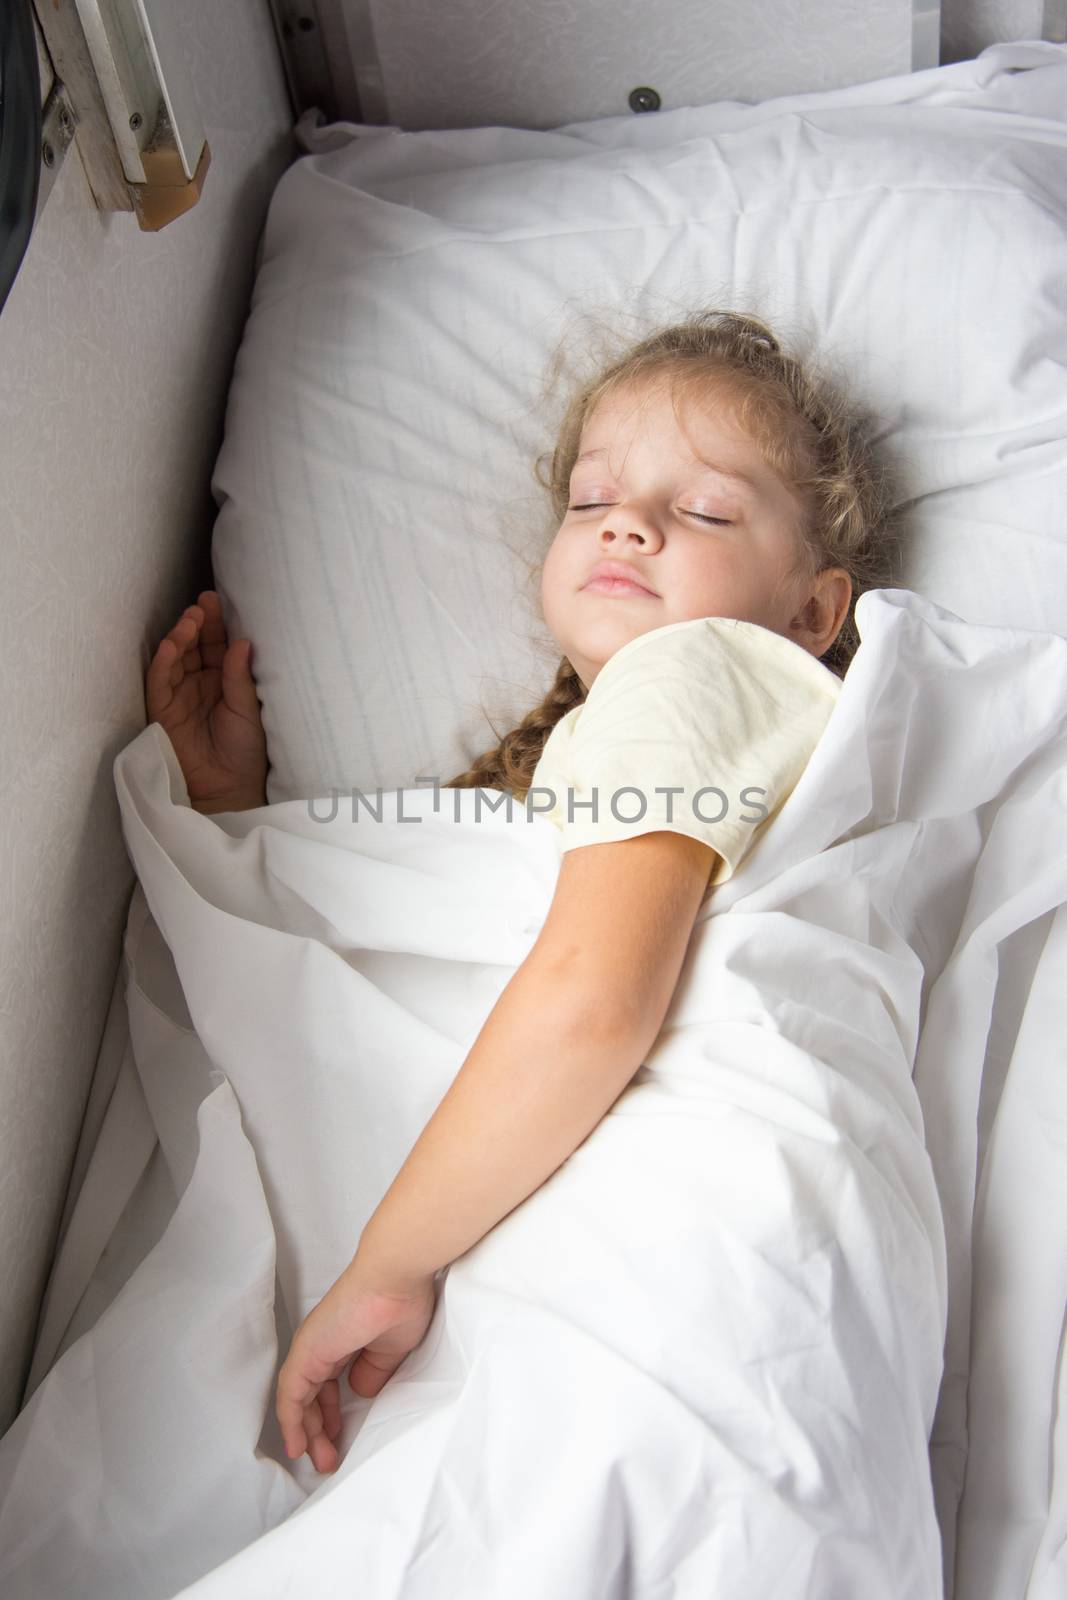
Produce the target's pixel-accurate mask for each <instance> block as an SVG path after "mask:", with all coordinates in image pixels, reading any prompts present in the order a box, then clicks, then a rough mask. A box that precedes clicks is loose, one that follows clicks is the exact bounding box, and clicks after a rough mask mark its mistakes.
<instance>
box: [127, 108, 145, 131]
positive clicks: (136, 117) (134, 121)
mask: <svg viewBox="0 0 1067 1600" xmlns="http://www.w3.org/2000/svg"><path fill="white" fill-rule="evenodd" d="M143 121H144V118H143V117H142V115H141V113H140V112H139V111H135V112H134V113H133V116H132V117H131V118H130V127H131V128H132V129H133V131H134V133H136V132H137V130H138V128H139V127H140V126H141V123H142V122H143Z"/></svg>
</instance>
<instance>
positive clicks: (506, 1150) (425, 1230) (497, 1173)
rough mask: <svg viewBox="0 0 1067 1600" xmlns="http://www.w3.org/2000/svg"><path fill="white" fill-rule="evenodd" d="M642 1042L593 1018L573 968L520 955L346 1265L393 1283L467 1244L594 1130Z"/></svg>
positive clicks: (646, 1043)
mask: <svg viewBox="0 0 1067 1600" xmlns="http://www.w3.org/2000/svg"><path fill="white" fill-rule="evenodd" d="M651 1043H652V1040H650V1039H647V1038H644V1037H642V1036H639V1035H637V1034H636V1033H635V1032H634V1031H633V1029H632V1027H631V1028H629V1029H628V1028H627V1027H626V1026H625V1025H624V1024H622V1023H620V1024H619V1025H617V1026H612V1024H611V1023H610V1021H606V1020H597V1021H595V1022H593V1021H590V1017H589V1007H588V995H587V993H586V991H585V990H583V989H582V987H581V982H580V975H575V976H574V977H573V978H567V977H564V976H561V975H560V974H559V973H558V970H555V969H545V968H543V967H542V966H541V965H540V964H539V963H538V961H537V960H536V958H535V954H534V955H531V957H528V958H527V961H526V962H525V963H524V964H523V965H522V966H521V967H520V968H519V969H518V971H517V972H516V973H515V976H514V977H513V978H512V979H511V981H510V982H509V984H508V985H507V988H506V989H505V990H504V991H503V993H502V994H501V996H500V998H499V999H498V1000H497V1002H496V1004H495V1006H494V1007H493V1009H492V1011H491V1012H490V1013H489V1016H488V1018H487V1019H486V1021H485V1024H484V1025H483V1027H482V1030H481V1032H480V1033H479V1035H478V1037H477V1039H476V1040H475V1042H474V1044H473V1046H472V1048H471V1050H470V1052H469V1054H468V1055H467V1058H466V1060H465V1061H464V1062H463V1065H462V1066H461V1068H460V1070H459V1072H458V1073H457V1075H456V1077H455V1079H454V1080H453V1082H452V1084H451V1086H450V1088H449V1090H448V1092H447V1094H446V1095H445V1096H444V1098H443V1099H442V1101H441V1103H440V1104H439V1105H438V1107H437V1109H436V1111H435V1112H434V1114H433V1116H432V1117H431V1118H430V1120H429V1122H428V1123H427V1124H426V1126H425V1128H424V1129H423V1131H422V1133H421V1134H420V1135H419V1138H418V1140H417V1141H416V1143H415V1145H414V1146H413V1148H412V1150H411V1153H410V1155H409V1156H408V1158H407V1160H406V1161H405V1163H404V1165H403V1166H402V1167H401V1169H400V1171H399V1173H398V1174H397V1176H396V1178H395V1179H394V1180H393V1183H392V1185H391V1187H390V1188H389V1190H388V1191H387V1192H386V1195H385V1197H384V1199H383V1200H382V1202H381V1204H380V1205H379V1206H378V1208H377V1210H376V1211H375V1212H374V1214H373V1216H372V1217H371V1218H370V1221H369V1222H368V1223H367V1225H366V1227H365V1228H364V1230H363V1233H362V1234H361V1236H360V1240H359V1247H358V1249H357V1252H356V1256H355V1258H354V1261H353V1267H354V1268H355V1269H356V1270H357V1271H358V1272H360V1273H361V1275H362V1276H365V1277H366V1278H367V1280H368V1281H370V1282H371V1283H374V1284H376V1285H378V1286H380V1287H382V1288H385V1289H392V1290H394V1291H396V1292H402V1291H403V1290H404V1289H405V1288H408V1287H411V1286H415V1285H418V1284H420V1283H423V1282H425V1280H426V1279H427V1278H430V1277H432V1276H433V1274H434V1273H435V1272H436V1271H437V1270H438V1268H440V1267H444V1266H447V1265H449V1264H450V1263H451V1262H452V1261H454V1260H455V1259H456V1258H457V1256H461V1255H462V1254H463V1253H464V1252H465V1251H466V1250H469V1249H470V1247H471V1246H472V1245H474V1244H476V1243H477V1241H478V1240H479V1239H481V1238H482V1236H483V1235H484V1234H486V1233H488V1232H489V1230H490V1229H491V1228H493V1227H495V1225H496V1224H497V1223H498V1222H499V1221H500V1220H501V1219H502V1218H503V1217H506V1216H507V1214H508V1212H509V1211H512V1210H514V1208H515V1207H516V1206H517V1205H520V1204H521V1203H522V1201H523V1200H525V1199H526V1198H527V1196H528V1195H530V1194H532V1193H533V1192H534V1190H535V1189H539V1188H540V1187H541V1185H542V1184H543V1183H544V1182H545V1180H546V1179H547V1178H549V1177H551V1175H552V1173H554V1172H555V1171H556V1169H557V1168H558V1167H560V1166H561V1165H562V1164H563V1162H564V1161H565V1160H566V1159H567V1157H568V1156H569V1155H570V1154H571V1153H572V1151H574V1150H576V1149H577V1147H578V1146H579V1145H580V1144H581V1143H582V1141H583V1139H585V1138H586V1137H587V1136H588V1135H589V1134H590V1133H591V1132H592V1130H593V1129H594V1128H595V1127H596V1125H597V1123H598V1122H599V1121H600V1120H601V1118H602V1117H603V1116H604V1114H605V1112H606V1111H608V1109H609V1108H610V1107H611V1106H612V1105H613V1104H614V1102H615V1101H616V1100H617V1099H618V1097H619V1095H620V1094H621V1093H622V1091H623V1089H625V1087H626V1085H627V1084H628V1083H629V1081H630V1079H631V1078H632V1077H633V1075H634V1073H635V1072H636V1071H637V1069H638V1067H639V1066H640V1065H641V1062H642V1060H643V1059H644V1056H645V1054H646V1052H647V1050H648V1049H649V1047H650V1045H651Z"/></svg>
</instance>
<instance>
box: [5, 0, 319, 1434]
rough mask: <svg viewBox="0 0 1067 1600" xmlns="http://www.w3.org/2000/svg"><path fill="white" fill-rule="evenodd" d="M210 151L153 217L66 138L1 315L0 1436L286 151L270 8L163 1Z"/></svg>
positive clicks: (77, 1121) (115, 954)
mask: <svg viewBox="0 0 1067 1600" xmlns="http://www.w3.org/2000/svg"><path fill="white" fill-rule="evenodd" d="M173 4H174V8H175V11H176V13H177V15H178V17H179V19H180V25H181V28H182V32H183V34H184V38H185V47H186V51H187V57H186V59H187V63H188V65H189V67H190V69H191V72H192V77H193V81H194V83H195V85H196V94H197V100H198V104H199V109H200V113H201V116H202V118H203V122H204V126H205V132H206V135H207V139H208V143H209V145H210V147H211V166H210V170H209V172H208V175H207V180H206V183H205V187H204V193H203V195H202V197H201V200H200V202H199V204H198V205H197V206H196V207H194V209H193V210H192V211H190V212H188V213H187V214H186V215H185V216H184V217H180V218H179V219H178V220H177V221H175V222H173V223H172V224H171V225H170V226H168V227H166V228H164V229H162V230H161V231H160V232H158V233H154V234H152V233H142V232H141V231H140V229H139V228H138V226H137V222H136V219H135V218H134V216H133V214H132V213H129V212H113V213H105V212H100V211H98V210H97V209H96V206H95V204H94V202H93V199H92V195H91V193H90V191H89V188H88V186H87V183H86V180H85V175H84V172H83V170H82V167H81V162H80V160H79V158H78V155H77V152H76V151H75V150H72V151H70V152H69V153H68V155H67V157H66V159H65V161H64V163H63V166H62V168H61V170H60V172H59V176H58V177H57V179H56V183H55V187H54V188H53V190H52V193H51V195H50V196H49V199H48V203H47V205H46V206H45V207H44V209H43V211H42V212H41V214H40V216H39V218H38V222H37V226H36V228H35V230H34V234H33V237H32V238H31V241H30V245H29V249H28V251H27V253H26V257H25V259H24V261H23V265H22V268H21V271H20V273H19V276H18V278H17V280H16V282H15V285H14V287H13V289H12V291H11V294H10V295H9V297H8V300H7V304H6V306H5V307H4V310H3V313H2V314H0V374H2V382H0V674H2V691H0V751H2V755H0V763H2V764H0V896H2V904H3V909H4V916H3V920H2V924H0V1259H2V1262H3V1281H4V1288H5V1293H4V1295H3V1297H2V1299H0V1432H2V1431H3V1430H4V1429H6V1428H7V1426H8V1425H9V1424H10V1422H11V1420H12V1419H13V1417H14V1415H15V1413H16V1412H17V1410H18V1407H19V1404H20V1400H21V1395H22V1388H23V1384H24V1381H25V1377H26V1373H27V1369H28V1364H29V1357H30V1351H31V1348H32V1342H33V1334H34V1327H35V1323H36V1319H37V1315H38V1309H39V1306H40V1302H41V1297H42V1294H43V1291H44V1287H45V1283H46V1281H47V1276H48V1270H49V1266H50V1262H51V1258H52V1254H53V1250H54V1246H55V1241H56V1233H57V1229H58V1225H59V1220H60V1215H61V1212H62V1208H63V1201H64V1196H65V1193H66V1189H67V1184H68V1179H69V1175H70V1170H71V1163H72V1158H73V1153H74V1149H75V1145H76V1142H77V1138H78V1131H79V1128H80V1125H81V1120H82V1114H83V1110H84V1107H85V1102H86V1097H87V1095H88V1091H89V1084H90V1079H91V1075H92V1070H93V1065H94V1062H95V1059H96V1052H97V1048H98V1045H99V1041H100V1035H101V1031H102V1029H103V1025H104V1020H105V1016H106V1013H107V1005H108V1000H109V998H110V995H111V990H112V985H113V982H114V978H115V973H116V970H117V967H118V962H119V956H120V950H121V936H122V928H123V925H124V921H125V915H126V909H127V906H128V903H129V897H130V892H131V889H132V885H133V873H132V869H131V867H130V865H129V861H128V858H127V856H126V852H125V848H124V845H123V842H122V835H121V830H120V826H119V812H118V805H117V802H116V799H115V793H114V787H113V783H112V776H111V764H112V761H113V760H114V757H115V755H116V754H117V752H118V751H119V750H120V749H121V748H122V746H123V745H125V744H126V743H128V742H129V740H130V739H131V738H133V737H134V735H135V734H136V733H137V732H138V731H139V729H140V728H142V727H143V726H144V721H145V714H144V698H143V674H144V668H145V666H146V664H147V661H148V657H149V653H150V650H151V649H154V648H155V645H156V643H158V640H159V638H160V637H161V635H162V633H163V631H165V629H166V628H167V627H169V626H170V623H171V621H172V620H173V619H174V618H175V617H176V615H177V613H178V612H179V611H180V610H181V608H182V607H183V606H184V605H186V604H188V603H189V602H190V601H191V600H193V599H194V598H195V595H196V591H197V589H198V588H200V587H203V585H204V584H205V582H209V581H210V566H209V557H208V551H209V540H210V532H211V525H212V521H213V515H214V507H213V502H212V500H211V496H210V491H209V487H208V486H209V481H210V476H211V470H212V467H213V465H214V461H215V457H216V454H217V452H218V447H219V443H220V440H221V430H222V422H223V411H224V406H225V397H226V391H227V387H228V383H229V378H230V372H231V368H232V364H233V359H234V355H235V353H236V348H237V344H238V341H239V339H240V335H241V329H242V326H243V323H244V319H245V315H246V311H247V306H248V299H249V294H250V290H251V283H252V273H253V259H254V254H255V249H256V245H257V243H258V239H259V234H260V231H261V228H262V224H263V219H264V217H265V215H266V207H267V202H268V200H269V197H270V194H271V191H272V189H273V187H274V184H275V183H276V181H277V179H278V177H279V176H280V174H281V172H282V171H283V170H284V169H285V167H286V166H287V165H288V164H289V162H290V161H291V159H292V156H293V154H294V151H293V147H292V142H291V137H290V132H289V129H290V123H291V117H290V111H289V104H288V99H287V95H286V91H285V81H284V76H283V73H282V68H281V64H280V60H279V58H278V54H277V48H276V45H275V41H274V35H273V30H272V26H271V22H270V15H269V10H268V6H267V4H266V0H227V4H226V5H225V6H220V5H217V4H215V3H213V0H173Z"/></svg>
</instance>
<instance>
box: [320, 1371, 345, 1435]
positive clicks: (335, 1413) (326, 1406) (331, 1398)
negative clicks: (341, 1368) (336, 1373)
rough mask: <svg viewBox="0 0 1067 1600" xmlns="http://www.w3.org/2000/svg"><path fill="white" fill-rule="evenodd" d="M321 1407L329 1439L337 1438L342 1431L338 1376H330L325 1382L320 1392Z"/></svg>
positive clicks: (323, 1424) (324, 1430)
mask: <svg viewBox="0 0 1067 1600" xmlns="http://www.w3.org/2000/svg"><path fill="white" fill-rule="evenodd" d="M319 1407H320V1409H321V1411H322V1427H323V1432H324V1433H325V1434H326V1437H327V1438H328V1439H336V1438H337V1435H338V1434H339V1433H340V1431H341V1397H340V1394H339V1393H338V1389H337V1379H336V1378H330V1379H328V1380H327V1382H326V1383H324V1384H323V1386H322V1389H321V1390H320V1392H319Z"/></svg>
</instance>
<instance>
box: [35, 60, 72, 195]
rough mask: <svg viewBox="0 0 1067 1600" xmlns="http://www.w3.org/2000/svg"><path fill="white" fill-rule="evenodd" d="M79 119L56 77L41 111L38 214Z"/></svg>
mask: <svg viewBox="0 0 1067 1600" xmlns="http://www.w3.org/2000/svg"><path fill="white" fill-rule="evenodd" d="M77 126H78V118H77V115H76V113H75V110H74V107H73V106H72V105H71V103H70V96H69V95H68V94H67V91H66V87H65V85H64V84H62V83H61V82H60V80H59V79H58V78H56V79H55V80H54V82H53V84H52V89H51V93H50V94H49V96H48V99H47V100H46V101H45V103H44V107H43V109H42V111H41V175H40V178H39V179H38V187H37V216H38V217H39V216H40V215H41V212H42V210H43V209H44V205H45V201H46V200H47V199H48V196H49V194H50V193H51V189H52V185H53V184H54V183H55V181H56V178H57V177H58V175H59V169H60V167H61V166H62V165H63V157H64V156H65V155H66V153H67V151H68V150H69V149H70V147H71V144H72V143H73V141H74V134H75V131H76V130H77Z"/></svg>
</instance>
